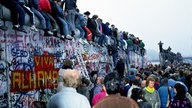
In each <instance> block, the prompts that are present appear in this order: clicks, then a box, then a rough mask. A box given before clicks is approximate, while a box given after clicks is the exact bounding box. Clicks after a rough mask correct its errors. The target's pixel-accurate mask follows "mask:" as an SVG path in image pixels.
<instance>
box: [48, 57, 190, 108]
mask: <svg viewBox="0 0 192 108" xmlns="http://www.w3.org/2000/svg"><path fill="white" fill-rule="evenodd" d="M66 62H67V63H65V62H64V66H63V68H62V69H60V70H59V73H60V74H59V77H60V78H59V79H61V78H63V80H60V81H62V82H63V84H62V85H59V86H60V87H58V88H59V89H58V92H57V93H56V94H55V95H53V96H52V97H51V98H50V100H49V101H48V104H47V105H48V108H53V107H57V108H124V107H126V108H191V107H192V104H191V103H192V97H191V95H192V65H191V64H177V65H171V64H170V65H169V66H167V67H166V68H162V67H161V66H160V65H148V67H147V68H139V67H134V66H133V65H132V67H131V68H130V69H129V72H128V73H124V74H123V77H122V76H121V74H119V72H118V71H117V70H114V71H113V72H109V73H106V72H103V71H102V72H97V71H91V72H89V74H90V79H87V78H85V77H83V76H81V75H80V73H79V71H78V70H74V69H73V66H72V65H73V63H72V61H70V60H66ZM67 64H71V66H70V65H67ZM61 86H62V87H61Z"/></svg>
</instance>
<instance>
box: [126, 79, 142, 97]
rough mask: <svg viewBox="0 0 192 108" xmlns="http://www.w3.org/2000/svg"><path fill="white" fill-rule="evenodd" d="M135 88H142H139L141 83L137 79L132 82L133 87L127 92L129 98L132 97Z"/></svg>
mask: <svg viewBox="0 0 192 108" xmlns="http://www.w3.org/2000/svg"><path fill="white" fill-rule="evenodd" d="M133 88H140V87H139V81H138V80H136V79H135V80H133V81H132V84H131V87H130V89H129V90H128V92H127V97H131V93H132V90H133Z"/></svg>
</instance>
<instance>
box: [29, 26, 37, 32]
mask: <svg viewBox="0 0 192 108" xmlns="http://www.w3.org/2000/svg"><path fill="white" fill-rule="evenodd" d="M30 29H31V30H33V31H35V32H37V31H38V30H37V28H36V27H35V25H32V26H31V27H30Z"/></svg>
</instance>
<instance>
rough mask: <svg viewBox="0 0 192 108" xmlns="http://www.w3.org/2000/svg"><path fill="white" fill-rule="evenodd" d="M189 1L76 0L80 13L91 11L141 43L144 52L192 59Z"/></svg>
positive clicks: (191, 24)
mask: <svg viewBox="0 0 192 108" xmlns="http://www.w3.org/2000/svg"><path fill="white" fill-rule="evenodd" d="M191 4H192V0H78V3H77V5H78V7H79V9H80V12H81V13H83V12H85V11H87V10H88V11H90V12H91V16H92V15H93V14H97V15H99V17H100V18H102V19H103V22H110V24H114V25H116V27H117V28H118V29H119V30H121V31H128V32H129V33H131V34H134V35H135V36H136V37H139V38H140V39H142V40H143V41H144V43H145V45H146V46H145V48H146V49H147V50H155V51H157V52H159V48H158V43H159V41H160V40H161V41H162V42H163V43H164V45H163V48H164V49H166V48H168V47H169V46H170V47H171V48H172V51H173V52H175V53H176V52H181V54H182V55H183V56H192V6H191Z"/></svg>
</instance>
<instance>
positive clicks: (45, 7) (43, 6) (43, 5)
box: [39, 0, 51, 13]
mask: <svg viewBox="0 0 192 108" xmlns="http://www.w3.org/2000/svg"><path fill="white" fill-rule="evenodd" d="M39 7H40V11H43V12H47V13H51V5H50V2H49V0H39Z"/></svg>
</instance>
